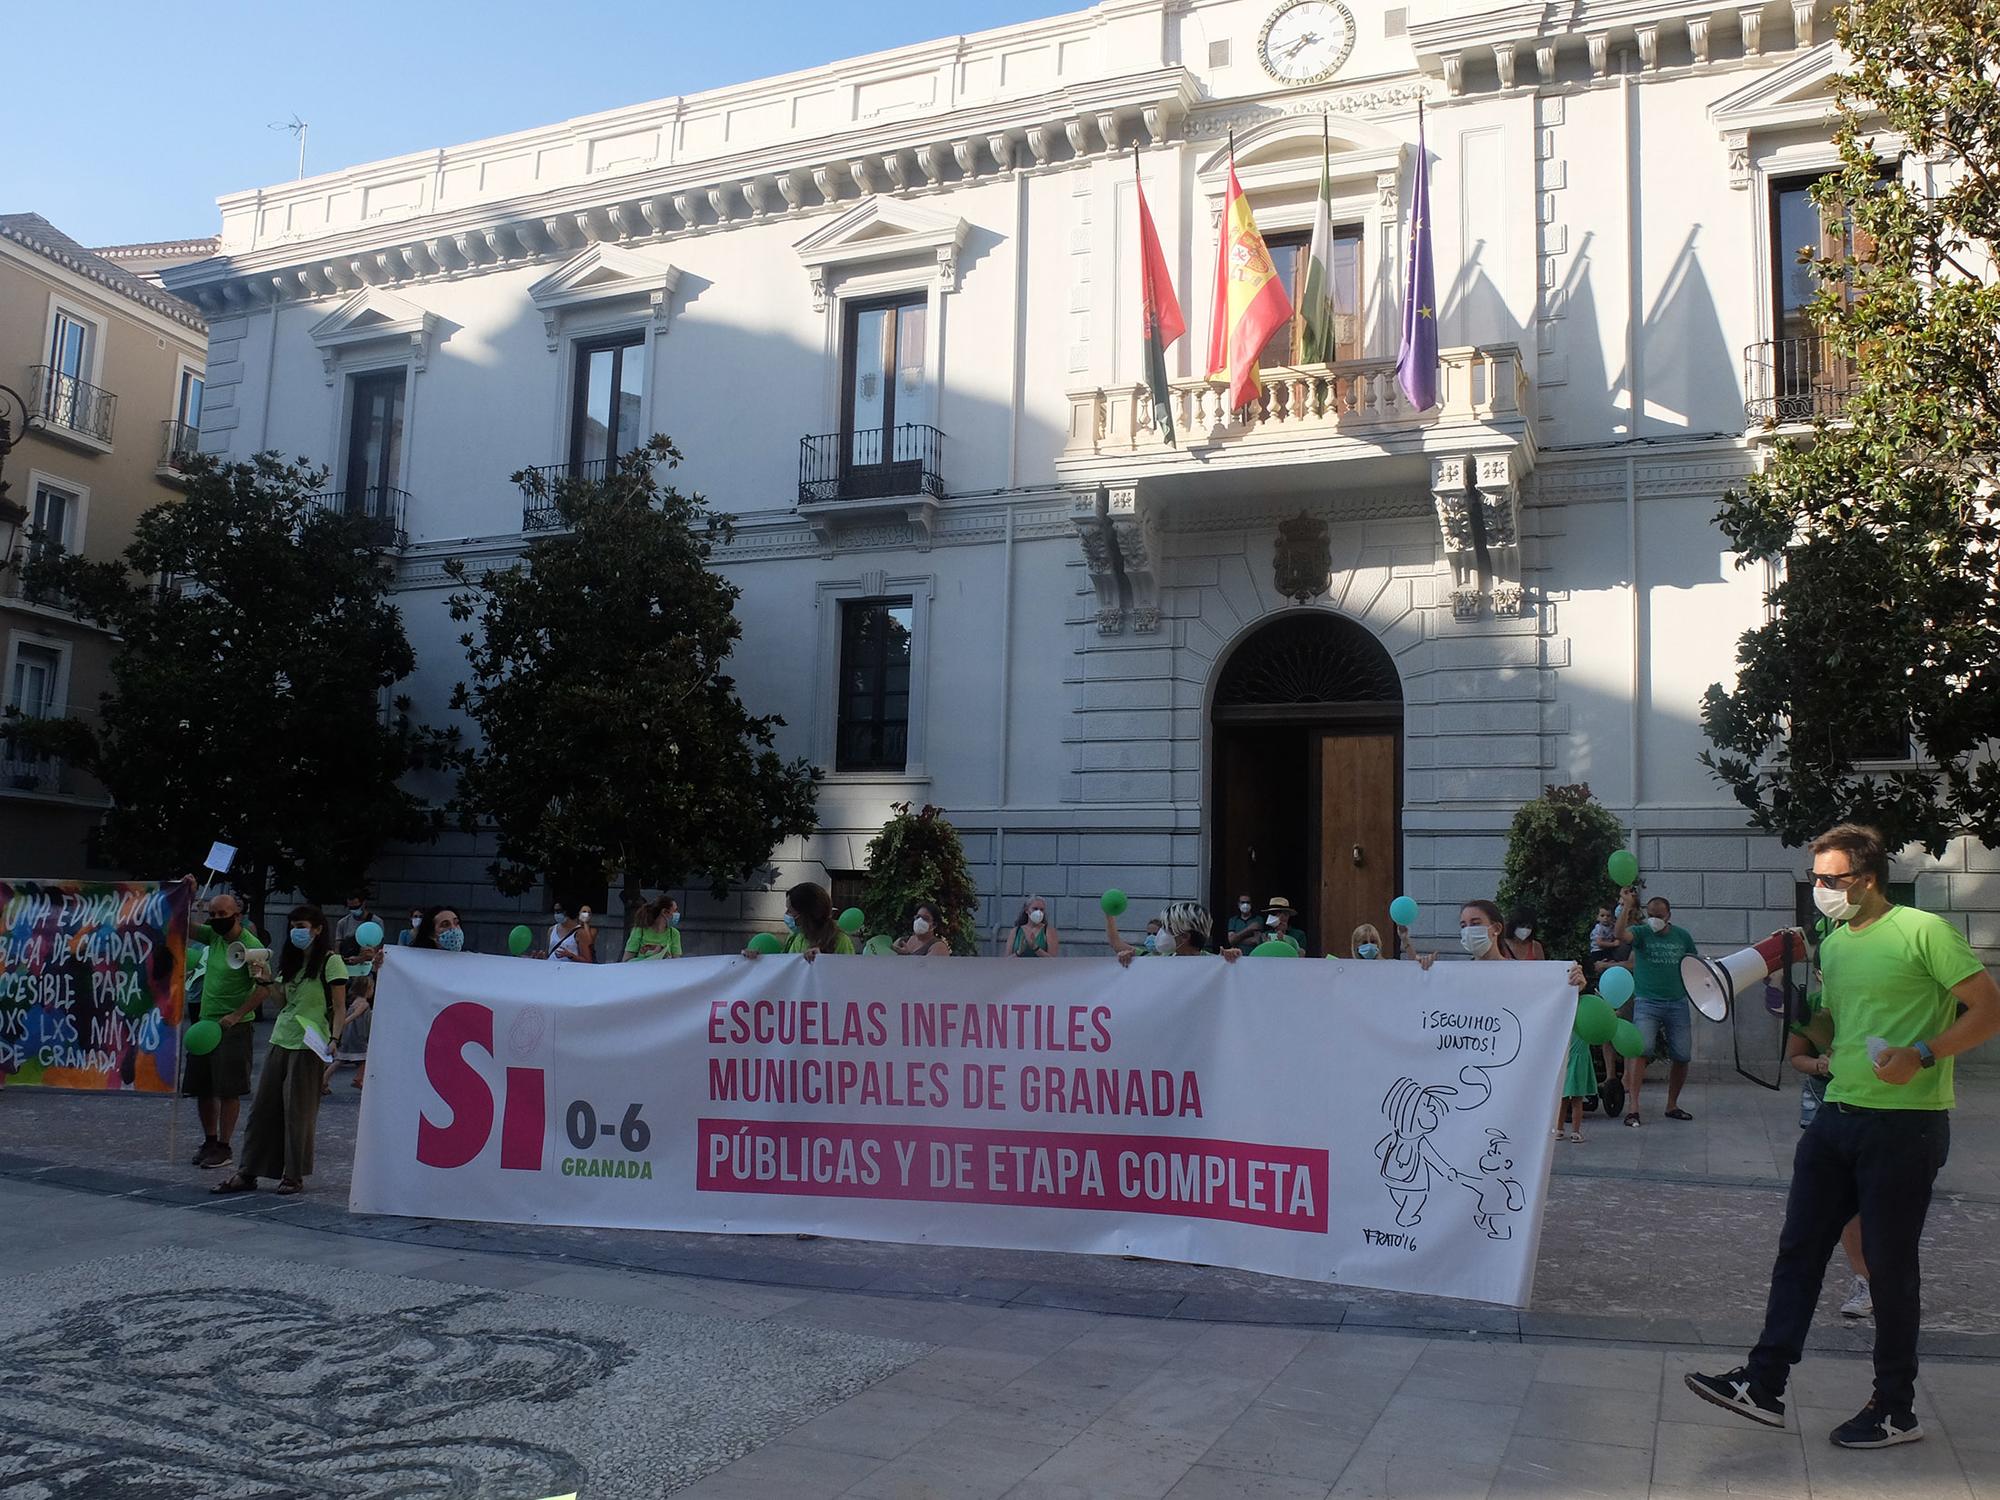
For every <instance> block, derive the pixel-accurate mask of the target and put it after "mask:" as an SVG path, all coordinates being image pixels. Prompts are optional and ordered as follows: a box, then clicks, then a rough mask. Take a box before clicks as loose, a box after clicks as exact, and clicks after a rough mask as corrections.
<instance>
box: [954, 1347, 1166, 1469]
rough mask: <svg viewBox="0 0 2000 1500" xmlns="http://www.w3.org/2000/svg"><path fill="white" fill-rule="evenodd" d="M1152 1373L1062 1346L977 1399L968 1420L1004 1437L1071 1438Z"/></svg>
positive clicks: (1060, 1439) (1063, 1440) (972, 1404)
mask: <svg viewBox="0 0 2000 1500" xmlns="http://www.w3.org/2000/svg"><path fill="white" fill-rule="evenodd" d="M1151 1373H1152V1368H1151V1367H1147V1368H1133V1367H1131V1366H1130V1365H1126V1364H1121V1363H1119V1362H1118V1361H1117V1360H1116V1359H1115V1358H1112V1357H1108V1356H1103V1355H1088V1354H1072V1353H1071V1351H1070V1350H1069V1349H1060V1350H1057V1351H1056V1353H1054V1354H1052V1355H1050V1356H1049V1357H1048V1358H1047V1359H1045V1360H1043V1361H1041V1362H1040V1363H1039V1364H1037V1365H1035V1366H1034V1368H1032V1369H1031V1370H1029V1371H1028V1372H1027V1373H1026V1374H1024V1375H1021V1376H1019V1377H1017V1378H1015V1379H1014V1380H1011V1381H1009V1382H1008V1383H1007V1384H1006V1385H1003V1386H1001V1387H1000V1388H999V1389H998V1390H995V1391H993V1392H991V1393H990V1394H987V1395H984V1396H980V1397H976V1398H974V1399H973V1400H972V1401H971V1402H970V1403H969V1405H970V1407H971V1410H972V1416H971V1417H970V1419H969V1420H970V1422H971V1423H972V1425H974V1426H976V1427H979V1428H981V1429H983V1430H987V1431H992V1432H998V1433H1001V1434H1003V1435H1011V1436H1016V1437H1019V1436H1023V1435H1027V1436H1036V1437H1039V1436H1043V1435H1046V1436H1047V1438H1048V1440H1049V1441H1051V1442H1067V1441H1069V1440H1070V1439H1072V1438H1074V1437H1077V1436H1079V1435H1080V1434H1081V1433H1082V1432H1083V1430H1084V1429H1085V1428H1087V1427H1089V1426H1090V1425H1091V1424H1092V1423H1093V1422H1095V1421H1096V1420H1097V1419H1098V1418H1099V1417H1101V1416H1103V1415H1104V1413H1105V1412H1106V1411H1107V1410H1109V1409H1110V1408H1111V1406H1112V1405H1113V1404H1114V1403H1116V1402H1117V1401H1118V1400H1119V1398H1120V1397H1122V1396H1124V1395H1125V1394H1126V1393H1127V1392H1129V1391H1131V1390H1132V1389H1133V1388H1134V1387H1136V1386H1138V1385H1139V1384H1140V1383H1141V1382H1142V1381H1144V1380H1145V1379H1146V1378H1147V1377H1148V1376H1149V1375H1150V1374H1151ZM1204 1446H1205V1445H1204Z"/></svg>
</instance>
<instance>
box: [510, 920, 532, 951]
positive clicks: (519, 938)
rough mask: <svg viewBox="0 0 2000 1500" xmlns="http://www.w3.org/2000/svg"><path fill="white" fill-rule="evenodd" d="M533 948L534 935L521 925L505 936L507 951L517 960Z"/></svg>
mask: <svg viewBox="0 0 2000 1500" xmlns="http://www.w3.org/2000/svg"><path fill="white" fill-rule="evenodd" d="M534 946H535V934H534V933H533V932H531V931H530V930H529V929H528V927H527V926H526V925H525V924H523V925H522V926H519V927H516V928H515V929H514V930H513V931H512V932H510V933H508V934H507V951H508V952H509V953H511V954H513V955H514V957H516V958H519V957H520V956H521V955H522V954H523V953H526V952H527V951H528V950H529V949H530V948H532V947H534Z"/></svg>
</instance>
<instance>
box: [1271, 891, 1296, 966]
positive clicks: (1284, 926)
mask: <svg viewBox="0 0 2000 1500" xmlns="http://www.w3.org/2000/svg"><path fill="white" fill-rule="evenodd" d="M1264 937H1265V939H1266V940H1267V941H1268V940H1269V939H1271V938H1283V939H1284V940H1285V941H1286V942H1288V943H1290V944H1291V945H1292V946H1293V947H1294V948H1296V949H1298V950H1299V952H1301V953H1303V952H1305V951H1306V934H1305V929H1304V928H1303V927H1301V926H1299V913H1298V909H1297V908H1296V907H1294V906H1293V905H1292V903H1291V902H1289V901H1287V900H1286V899H1285V898H1284V897H1283V896H1273V897H1272V898H1271V899H1270V900H1269V901H1268V902H1266V903H1265V906H1264Z"/></svg>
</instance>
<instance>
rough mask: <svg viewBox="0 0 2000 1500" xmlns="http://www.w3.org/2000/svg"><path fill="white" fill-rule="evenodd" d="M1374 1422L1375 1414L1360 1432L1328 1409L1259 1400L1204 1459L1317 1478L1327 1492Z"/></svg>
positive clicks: (1220, 1464)
mask: <svg viewBox="0 0 2000 1500" xmlns="http://www.w3.org/2000/svg"><path fill="white" fill-rule="evenodd" d="M1373 1423H1374V1416H1373V1414H1372V1413H1371V1414H1370V1415H1369V1416H1368V1417H1367V1418H1366V1419H1365V1420H1363V1421H1361V1422H1360V1423H1359V1424H1358V1425H1359V1430H1358V1431H1351V1430H1342V1429H1341V1428H1339V1427H1337V1426H1336V1425H1335V1423H1334V1422H1333V1421H1331V1420H1329V1414H1328V1413H1326V1412H1323V1411H1319V1410H1306V1409H1302V1408H1298V1407H1292V1406H1282V1405H1272V1404H1268V1403H1267V1402H1266V1401H1263V1400H1259V1401H1254V1402H1252V1403H1251V1404H1250V1407H1249V1409H1248V1410H1247V1411H1245V1412H1244V1413H1243V1415H1241V1416H1240V1417H1238V1418H1237V1419H1236V1420H1235V1421H1234V1422H1232V1423H1230V1424H1229V1426H1228V1428H1227V1429H1226V1430H1225V1431H1224V1432H1223V1434H1222V1436H1220V1437H1218V1438H1217V1439H1216V1440H1215V1442H1214V1443H1213V1444H1212V1445H1211V1446H1210V1447H1209V1449H1208V1451H1207V1452H1206V1453H1204V1454H1202V1456H1201V1461H1202V1463H1203V1464H1204V1465H1213V1466H1216V1467H1219V1468H1223V1469H1230V1470H1243V1469H1248V1470H1252V1471H1254V1472H1257V1473H1261V1474H1282V1475H1285V1476H1287V1477H1289V1478H1293V1479H1309V1480H1314V1481H1316V1482H1318V1483H1319V1485H1320V1486H1321V1488H1322V1489H1324V1488H1325V1487H1326V1486H1327V1485H1330V1484H1332V1483H1333V1482H1334V1481H1335V1480H1336V1479H1338V1478H1339V1477H1340V1472H1341V1470H1343V1469H1345V1468H1346V1467H1347V1464H1348V1460H1350V1459H1352V1458H1353V1457H1354V1455H1355V1453H1356V1452H1357V1451H1358V1450H1359V1449H1360V1447H1361V1439H1362V1437H1363V1436H1364V1435H1365V1433H1366V1431H1367V1429H1368V1428H1369V1427H1370V1426H1372V1425H1373Z"/></svg>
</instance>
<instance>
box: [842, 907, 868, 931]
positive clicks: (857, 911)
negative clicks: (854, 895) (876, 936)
mask: <svg viewBox="0 0 2000 1500" xmlns="http://www.w3.org/2000/svg"><path fill="white" fill-rule="evenodd" d="M867 925H868V919H867V918H866V917H864V916H862V915H861V908H860V907H858V906H850V907H848V908H847V910H846V911H844V912H842V913H841V914H840V930H841V931H842V932H844V933H846V934H847V935H848V936H850V937H852V936H853V935H854V934H855V933H857V932H859V931H860V930H861V929H862V928H863V927H865V926H867Z"/></svg>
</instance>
